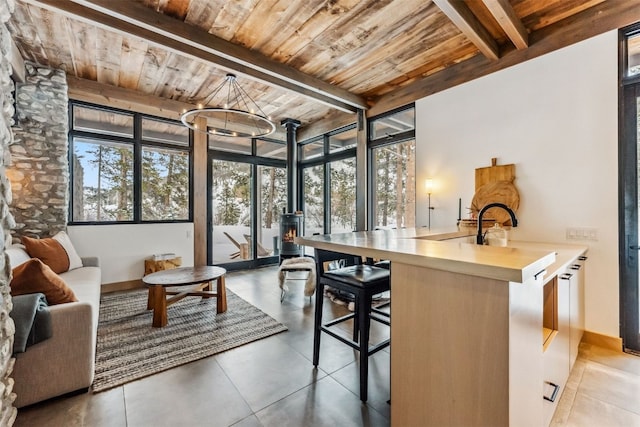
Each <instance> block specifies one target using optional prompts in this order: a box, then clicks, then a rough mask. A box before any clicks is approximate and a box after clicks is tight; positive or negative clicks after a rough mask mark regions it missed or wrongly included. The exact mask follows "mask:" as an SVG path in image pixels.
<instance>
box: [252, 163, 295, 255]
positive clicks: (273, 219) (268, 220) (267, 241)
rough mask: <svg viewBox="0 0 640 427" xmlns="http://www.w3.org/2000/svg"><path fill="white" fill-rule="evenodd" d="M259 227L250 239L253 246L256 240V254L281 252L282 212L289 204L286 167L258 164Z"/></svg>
mask: <svg viewBox="0 0 640 427" xmlns="http://www.w3.org/2000/svg"><path fill="white" fill-rule="evenodd" d="M257 182H258V184H257V186H258V188H257V191H256V194H257V195H258V196H257V202H258V227H257V228H256V234H257V235H256V236H255V237H256V238H255V239H253V236H251V237H250V239H248V241H249V243H250V245H251V246H253V241H254V240H255V248H253V247H252V250H254V249H255V251H256V255H257V257H258V258H266V257H270V256H272V255H278V254H279V241H278V238H279V233H280V214H281V213H282V208H284V207H285V206H287V173H286V169H284V168H279V167H274V166H262V165H258V181H257Z"/></svg>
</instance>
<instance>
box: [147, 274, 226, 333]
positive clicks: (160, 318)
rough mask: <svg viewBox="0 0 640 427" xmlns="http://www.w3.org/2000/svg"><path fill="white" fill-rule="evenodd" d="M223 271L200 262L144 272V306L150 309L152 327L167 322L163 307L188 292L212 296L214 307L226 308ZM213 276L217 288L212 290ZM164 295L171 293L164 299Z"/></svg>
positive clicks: (191, 294) (203, 296)
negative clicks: (174, 288) (176, 288)
mask: <svg viewBox="0 0 640 427" xmlns="http://www.w3.org/2000/svg"><path fill="white" fill-rule="evenodd" d="M226 273H227V270H225V269H224V268H222V267H212V266H208V265H205V266H201V267H182V268H175V269H173V270H163V271H158V272H156V273H152V274H149V275H148V276H144V277H143V278H142V281H143V282H144V283H145V284H146V285H147V286H148V287H149V298H148V300H147V310H151V309H153V327H154V328H161V327H163V326H166V325H167V307H168V306H170V305H171V304H173V303H175V302H178V301H180V300H181V299H182V298H184V297H188V296H200V297H202V298H212V297H216V299H217V303H216V309H217V310H216V311H217V312H218V313H224V312H225V311H227V291H226V288H225V284H224V275H225V274H226ZM214 280H216V282H217V289H216V290H215V291H214V290H213V284H212V282H213V281H214ZM189 285H195V286H194V287H192V288H190V289H187V290H185V291H184V292H177V291H167V289H166V288H167V287H169V286H189ZM167 295H173V296H172V297H171V298H169V299H167Z"/></svg>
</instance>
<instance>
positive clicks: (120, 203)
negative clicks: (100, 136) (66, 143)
mask: <svg viewBox="0 0 640 427" xmlns="http://www.w3.org/2000/svg"><path fill="white" fill-rule="evenodd" d="M73 159H74V163H73V165H72V166H73V184H74V191H73V201H72V206H73V208H72V211H73V221H78V222H81V221H90V222H106V221H132V220H133V145H132V144H127V143H119V142H114V141H108V140H95V139H87V138H81V137H78V138H74V141H73Z"/></svg>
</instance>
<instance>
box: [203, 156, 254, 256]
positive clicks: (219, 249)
mask: <svg viewBox="0 0 640 427" xmlns="http://www.w3.org/2000/svg"><path fill="white" fill-rule="evenodd" d="M251 169H252V168H251V165H250V164H248V163H240V162H232V161H226V160H212V161H211V182H210V186H211V199H210V203H211V205H210V212H211V225H212V226H211V236H210V249H211V260H212V263H213V264H215V265H218V264H225V263H229V262H237V261H246V260H250V259H252V258H253V253H252V245H251V244H250V239H251V218H252V215H251V182H252V175H251ZM245 236H247V237H245Z"/></svg>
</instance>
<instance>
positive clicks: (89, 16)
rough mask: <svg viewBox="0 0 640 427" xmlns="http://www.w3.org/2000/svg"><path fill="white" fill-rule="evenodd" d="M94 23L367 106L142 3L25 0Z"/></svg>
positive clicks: (343, 106) (340, 104) (329, 101)
mask: <svg viewBox="0 0 640 427" xmlns="http://www.w3.org/2000/svg"><path fill="white" fill-rule="evenodd" d="M23 1H24V2H25V3H30V4H33V5H36V6H38V7H44V8H47V9H52V10H54V11H56V12H61V13H64V14H65V15H67V16H70V17H72V18H74V19H80V20H83V21H85V22H90V23H91V24H92V25H96V26H100V27H102V28H107V29H111V30H114V31H118V32H120V33H121V34H125V35H127V36H133V37H136V38H140V39H143V40H146V41H148V42H150V43H152V44H155V45H157V46H160V47H163V48H166V49H169V50H171V51H172V52H175V53H177V54H181V55H187V56H190V57H192V58H196V59H200V60H203V61H206V62H209V63H212V64H215V65H217V66H220V67H222V68H225V69H227V70H229V71H234V72H236V73H239V74H243V75H245V76H248V77H250V78H253V79H255V80H258V81H261V82H263V83H266V84H268V85H272V86H278V87H281V88H284V89H288V90H291V91H294V92H296V93H299V94H301V95H304V96H306V97H308V98H311V99H313V100H316V101H318V102H321V103H323V104H325V105H328V106H330V107H333V108H336V109H338V110H341V111H344V112H349V113H355V112H356V111H357V110H358V109H366V108H368V107H369V105H368V104H367V102H366V100H365V99H364V98H362V97H360V96H358V95H356V94H353V93H351V92H349V91H347V90H344V89H341V88H339V87H337V86H334V85H332V84H329V83H327V82H325V81H322V80H320V79H316V78H314V77H312V76H309V75H307V74H304V73H302V72H300V71H298V70H296V69H294V68H292V67H289V66H287V65H285V64H281V63H279V62H277V61H273V60H271V59H270V58H267V57H266V56H264V55H261V54H259V53H257V52H253V51H251V50H249V49H246V48H243V47H241V46H237V45H234V44H233V43H230V42H228V41H226V40H224V39H221V38H219V37H216V36H214V35H212V34H209V33H208V32H206V31H204V30H202V29H200V28H197V27H194V26H192V25H188V24H185V23H184V22H182V21H179V20H177V19H174V18H171V17H169V16H166V15H163V14H161V13H156V12H154V11H153V10H152V9H149V8H147V7H145V6H144V5H143V4H141V3H138V2H133V1H126V2H125V1H113V0H73V1H60V0H23Z"/></svg>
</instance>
